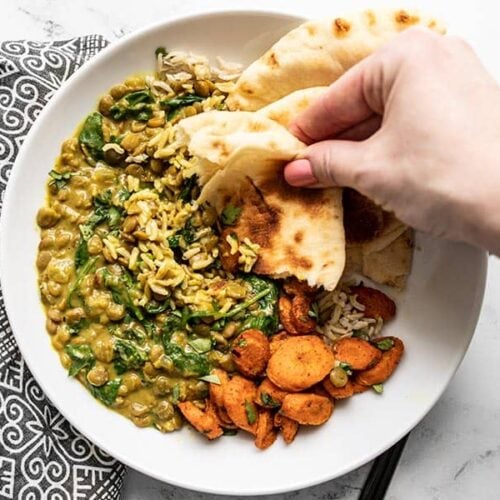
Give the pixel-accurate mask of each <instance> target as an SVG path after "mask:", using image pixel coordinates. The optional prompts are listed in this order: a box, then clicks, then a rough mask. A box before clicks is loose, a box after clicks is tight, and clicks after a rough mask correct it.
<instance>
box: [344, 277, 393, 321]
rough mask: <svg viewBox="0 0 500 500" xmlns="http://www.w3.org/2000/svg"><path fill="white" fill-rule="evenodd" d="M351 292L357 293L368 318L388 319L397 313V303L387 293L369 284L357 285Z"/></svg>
mask: <svg viewBox="0 0 500 500" xmlns="http://www.w3.org/2000/svg"><path fill="white" fill-rule="evenodd" d="M351 292H352V293H355V294H356V295H357V297H356V298H357V301H358V302H359V303H360V304H362V305H364V306H365V311H364V314H365V316H367V317H368V318H382V319H383V320H384V321H388V320H390V319H391V318H393V317H394V316H395V315H396V304H395V303H394V301H393V300H392V299H390V298H389V297H388V296H387V295H386V294H385V293H382V292H381V291H380V290H376V289H375V288H370V287H367V286H362V285H361V286H355V287H352V288H351Z"/></svg>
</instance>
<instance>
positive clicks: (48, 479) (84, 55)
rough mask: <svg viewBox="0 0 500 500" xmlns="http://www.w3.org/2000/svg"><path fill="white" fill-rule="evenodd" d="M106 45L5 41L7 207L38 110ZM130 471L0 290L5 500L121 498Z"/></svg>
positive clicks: (1, 107) (1, 146)
mask: <svg viewBox="0 0 500 500" xmlns="http://www.w3.org/2000/svg"><path fill="white" fill-rule="evenodd" d="M106 45H107V41H106V40H104V39H103V38H102V37H99V36H86V37H81V38H73V39H71V40H66V41H58V42H47V43H36V42H30V41H15V42H2V43H0V210H1V206H2V202H3V199H4V192H5V188H6V186H7V182H8V179H9V173H10V171H11V169H12V167H13V164H14V160H15V158H16V155H17V153H18V151H19V148H20V147H21V145H22V143H23V140H24V138H25V136H26V134H27V133H28V131H29V129H30V128H31V126H32V124H33V122H34V120H35V119H36V117H37V116H38V113H39V112H40V111H41V109H42V108H43V107H44V106H45V104H47V102H48V101H49V100H50V98H51V97H52V95H53V94H54V92H55V91H56V90H57V89H58V88H59V86H60V85H61V84H62V83H63V82H64V81H65V80H66V79H67V78H68V77H69V76H70V75H71V74H72V73H73V72H74V71H75V70H76V69H78V68H79V67H80V66H81V65H82V64H84V63H85V61H87V60H88V59H89V58H90V57H92V56H93V55H95V54H96V53H97V52H99V50H101V49H103V48H104V47H105V46H106ZM44 333H45V332H40V334H41V335H43V334H44ZM124 473H125V468H124V466H123V465H122V464H121V463H119V462H117V461H116V460H115V459H114V458H112V457H110V456H109V455H107V454H106V453H104V452H103V451H102V450H100V449H99V448H97V447H96V446H95V445H94V444H92V443H91V442H89V441H88V440H87V439H86V438H84V437H83V436H82V435H81V434H79V433H78V432H77V431H76V429H74V428H73V427H72V426H71V425H70V424H69V422H67V421H66V420H65V419H64V418H63V417H62V415H61V414H60V413H59V412H58V411H57V410H56V409H55V408H54V407H53V406H52V405H51V404H50V402H49V401H48V400H47V398H46V397H45V395H44V394H43V392H42V390H41V389H40V387H39V386H38V384H37V383H36V381H35V380H34V378H33V376H32V375H31V373H30V372H29V370H28V368H27V366H26V365H25V363H24V361H23V359H22V358H21V354H20V352H19V350H18V348H17V346H16V342H15V340H14V337H13V335H12V330H11V328H10V326H9V323H8V320H7V316H6V313H5V309H4V305H3V299H2V295H1V291H0V499H15V500H18V499H19V500H21V499H29V500H39V499H40V500H41V499H50V500H83V499H96V500H114V499H118V498H120V490H121V486H122V482H123V476H124Z"/></svg>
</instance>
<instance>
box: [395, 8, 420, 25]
mask: <svg viewBox="0 0 500 500" xmlns="http://www.w3.org/2000/svg"><path fill="white" fill-rule="evenodd" d="M394 20H395V21H396V24H397V25H400V26H401V27H402V28H407V27H408V26H412V25H413V24H418V23H419V22H420V17H419V16H417V15H416V14H409V13H408V12H407V11H406V10H398V11H397V12H395V13H394Z"/></svg>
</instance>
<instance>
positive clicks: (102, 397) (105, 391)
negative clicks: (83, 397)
mask: <svg viewBox="0 0 500 500" xmlns="http://www.w3.org/2000/svg"><path fill="white" fill-rule="evenodd" d="M121 383H122V380H121V378H115V379H113V380H110V381H109V382H107V383H106V384H104V385H101V387H95V386H93V385H90V386H89V387H90V392H91V393H92V395H93V396H94V397H95V398H97V399H98V400H99V401H102V402H103V403H104V404H105V405H107V406H111V405H112V404H113V403H114V402H115V400H116V396H118V389H119V388H120V385H121Z"/></svg>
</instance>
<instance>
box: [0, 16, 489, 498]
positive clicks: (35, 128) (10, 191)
mask: <svg viewBox="0 0 500 500" xmlns="http://www.w3.org/2000/svg"><path fill="white" fill-rule="evenodd" d="M226 15H227V16H232V15H241V16H245V15H252V16H262V17H265V16H269V15H274V16H277V17H281V18H282V19H283V22H286V21H291V22H294V21H296V22H297V23H300V22H303V21H306V20H307V19H306V18H305V17H303V16H301V15H295V14H292V13H289V12H283V11H280V10H276V9H272V8H269V9H268V8H266V7H260V6H259V7H258V8H255V9H248V8H238V7H235V8H231V9H224V8H214V9H209V10H207V9H195V10H193V11H192V12H191V13H188V14H183V15H179V16H177V15H172V16H169V17H168V18H165V19H163V20H160V21H155V22H153V23H149V24H147V25H146V26H144V27H142V28H138V29H136V30H134V31H133V32H131V33H130V34H127V35H125V36H123V37H122V38H120V39H118V40H115V41H112V42H111V43H110V44H109V45H108V46H107V47H105V48H104V49H103V50H101V51H100V52H99V53H98V54H96V55H94V56H93V57H92V58H91V59H90V60H88V61H87V62H86V63H85V64H84V65H83V66H82V67H80V68H79V69H78V70H76V71H75V72H74V73H73V74H72V75H71V76H70V77H69V78H68V79H67V80H66V81H65V82H64V83H63V84H62V85H61V86H60V87H59V88H58V89H57V91H56V92H55V94H54V96H53V97H52V98H51V99H50V101H49V102H48V103H46V105H45V106H44V108H43V109H42V111H41V112H40V114H39V116H38V117H37V119H36V120H35V121H34V123H33V125H32V127H31V129H30V130H29V132H28V134H27V136H26V138H25V140H24V142H23V145H22V147H21V148H20V151H19V152H18V155H17V157H16V159H15V161H14V164H13V166H12V169H11V171H10V174H9V180H8V182H7V187H6V190H5V192H4V199H3V203H2V213H1V214H0V234H2V235H3V233H4V231H5V228H6V225H7V223H6V220H7V218H8V217H9V216H8V215H7V210H5V207H8V206H10V205H11V203H12V200H11V198H13V197H14V195H15V190H14V188H13V186H14V184H15V179H16V177H17V176H18V175H19V174H18V172H19V168H16V165H17V164H18V163H22V162H23V161H24V158H25V156H27V154H28V153H27V152H28V151H29V149H30V144H31V142H32V141H33V140H34V139H33V138H34V137H35V136H37V135H38V133H39V129H40V128H41V126H42V122H43V118H44V116H45V115H46V114H48V113H49V110H50V109H51V108H52V107H55V106H57V104H58V102H59V100H60V99H62V98H63V95H64V91H65V90H66V88H67V87H69V86H71V85H73V82H75V81H77V80H79V79H81V78H85V74H86V71H81V69H82V68H87V69H89V68H90V67H91V66H93V65H97V64H99V63H100V61H101V59H105V58H107V57H108V56H109V55H111V54H112V53H113V52H117V51H119V50H120V49H121V47H122V46H123V45H127V44H129V43H131V42H133V41H136V40H139V39H141V38H142V37H144V36H146V35H147V34H148V33H149V32H151V31H154V30H156V29H159V28H165V29H168V27H169V26H171V25H175V24H178V23H182V22H184V21H192V20H200V19H206V18H211V17H219V16H226ZM5 241H6V238H0V286H2V289H3V291H4V292H5V290H6V287H5V286H3V285H4V283H6V282H7V279H6V278H5V276H6V275H7V273H6V272H5V271H6V268H7V266H8V264H7V260H6V259H5V258H3V257H4V255H6V252H7V250H6V248H5V246H6V244H5ZM481 254H482V255H481V261H480V262H479V266H478V267H479V268H480V276H478V290H479V292H478V293H479V297H477V300H478V305H477V310H476V312H475V317H474V318H473V321H472V322H471V324H473V325H474V327H473V331H472V332H471V333H470V335H469V338H468V341H467V344H466V348H465V349H464V351H463V353H462V354H461V356H460V358H459V359H458V362H457V365H456V367H455V368H454V370H453V371H452V372H451V373H450V375H449V376H448V377H447V379H446V380H443V381H444V382H445V383H444V384H443V388H442V390H441V391H439V392H438V393H437V394H436V395H435V397H434V398H432V399H431V400H429V402H428V408H427V410H426V411H425V412H424V413H422V414H418V415H417V416H416V417H415V418H413V419H412V420H411V421H410V420H409V421H408V422H407V425H406V426H405V429H404V430H402V431H401V432H399V433H398V434H397V435H396V436H394V437H393V438H392V439H391V440H388V441H387V442H386V445H385V446H384V447H382V448H379V449H378V450H377V451H376V452H375V451H370V452H367V453H365V454H364V455H363V456H362V457H360V458H359V459H358V461H357V462H356V463H355V464H353V463H352V462H351V463H349V464H348V465H346V466H345V467H344V468H341V469H339V470H337V471H336V472H335V473H334V474H332V475H331V476H329V477H324V478H322V479H320V480H319V481H318V479H317V478H314V479H311V480H309V481H305V480H302V481H301V482H300V485H299V486H298V487H300V488H301V489H302V488H308V487H311V486H315V485H317V484H321V483H323V482H326V481H330V480H332V479H335V478H337V477H340V476H342V475H344V474H346V473H348V472H350V471H352V470H355V469H356V468H359V467H361V466H363V465H365V464H366V463H368V462H369V461H371V460H373V459H374V458H376V457H377V456H379V455H380V454H382V453H383V452H384V451H386V450H387V449H388V448H390V447H391V446H393V445H394V444H395V443H396V442H397V441H399V440H400V439H401V438H402V437H403V436H405V435H406V434H407V433H408V432H410V431H411V430H412V429H413V428H414V427H415V426H416V425H417V424H418V423H419V422H420V421H421V420H422V419H423V418H425V416H426V415H427V413H428V412H429V411H430V410H431V409H432V408H433V407H434V406H435V404H436V402H437V401H438V400H439V399H440V398H441V396H442V394H443V393H444V391H445V390H446V388H447V387H448V385H449V383H450V381H451V379H452V378H453V376H454V375H455V373H456V371H457V370H458V368H459V366H460V364H461V362H462V360H463V357H464V356H465V354H466V352H467V350H468V347H469V345H470V342H471V340H472V337H473V334H474V330H475V328H476V327H477V322H478V319H479V314H480V312H481V309H482V303H483V299H484V294H485V289H486V288H485V285H486V277H487V269H488V255H487V252H486V251H484V250H481ZM3 298H4V304H5V310H6V313H7V318H10V317H11V311H13V309H14V305H13V303H12V302H11V299H10V298H9V296H7V294H6V293H4V296H3ZM9 324H10V325H11V327H12V322H11V321H10V319H9ZM12 333H13V335H14V338H15V339H16V344H17V346H18V348H19V350H20V352H21V354H22V358H23V361H24V362H25V363H26V365H27V366H28V368H30V371H31V373H32V375H33V377H34V379H35V380H36V382H37V383H38V385H39V386H40V387H41V389H42V390H43V392H44V395H45V396H46V398H47V399H48V400H49V401H50V403H51V404H52V405H53V406H54V407H55V408H56V409H57V410H58V411H59V412H60V413H61V414H62V415H63V416H64V418H65V419H66V420H67V421H68V422H69V423H70V424H71V425H72V426H73V427H74V428H75V429H77V431H78V432H79V433H80V434H82V435H83V436H85V438H86V439H88V440H89V441H90V442H91V443H94V444H95V445H96V446H98V447H99V448H101V449H102V450H104V451H105V452H106V453H108V454H109V455H110V456H112V457H114V458H116V459H117V460H118V461H120V462H122V463H123V464H124V465H126V466H128V467H131V468H133V469H134V470H137V471H139V472H141V473H143V474H145V475H147V476H149V477H153V478H155V479H157V480H159V481H162V482H166V480H165V479H164V478H163V477H161V476H160V475H159V474H156V473H154V472H150V471H148V470H146V469H145V468H143V467H141V466H140V465H139V464H137V463H134V462H132V461H131V460H129V459H128V458H123V457H121V456H117V454H116V453H115V452H113V451H112V450H111V449H110V448H109V447H108V446H107V445H106V444H103V443H101V442H100V440H99V439H98V440H95V439H94V438H93V437H90V436H89V435H88V434H87V433H86V432H85V431H84V430H82V429H81V428H80V426H79V425H75V424H74V423H73V422H72V421H71V419H70V418H69V417H68V414H67V412H66V410H65V409H64V408H61V407H60V406H59V405H57V404H56V403H55V402H54V401H55V398H54V391H53V390H52V388H51V386H50V385H48V384H46V383H45V381H44V379H43V378H42V377H41V376H40V375H39V374H38V373H37V370H36V369H35V370H31V366H30V363H31V361H30V362H28V361H27V360H28V359H29V356H28V357H26V356H25V350H24V348H23V347H22V345H23V344H22V343H19V342H18V341H17V338H18V337H17V335H16V333H15V328H13V327H12ZM167 484H172V485H174V486H178V487H181V488H184V489H187V490H191V491H203V492H206V493H209V494H218V495H224V496H225V495H234V494H238V495H239V496H254V495H268V494H278V493H285V492H289V491H292V490H294V489H296V488H297V485H296V484H292V485H283V486H278V487H275V488H267V489H261V490H258V491H256V492H232V493H228V492H226V491H221V490H218V489H215V488H204V489H203V490H201V489H193V487H192V486H190V485H189V484H187V483H185V482H183V481H176V480H175V479H174V480H171V479H169V480H168V483H167Z"/></svg>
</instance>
